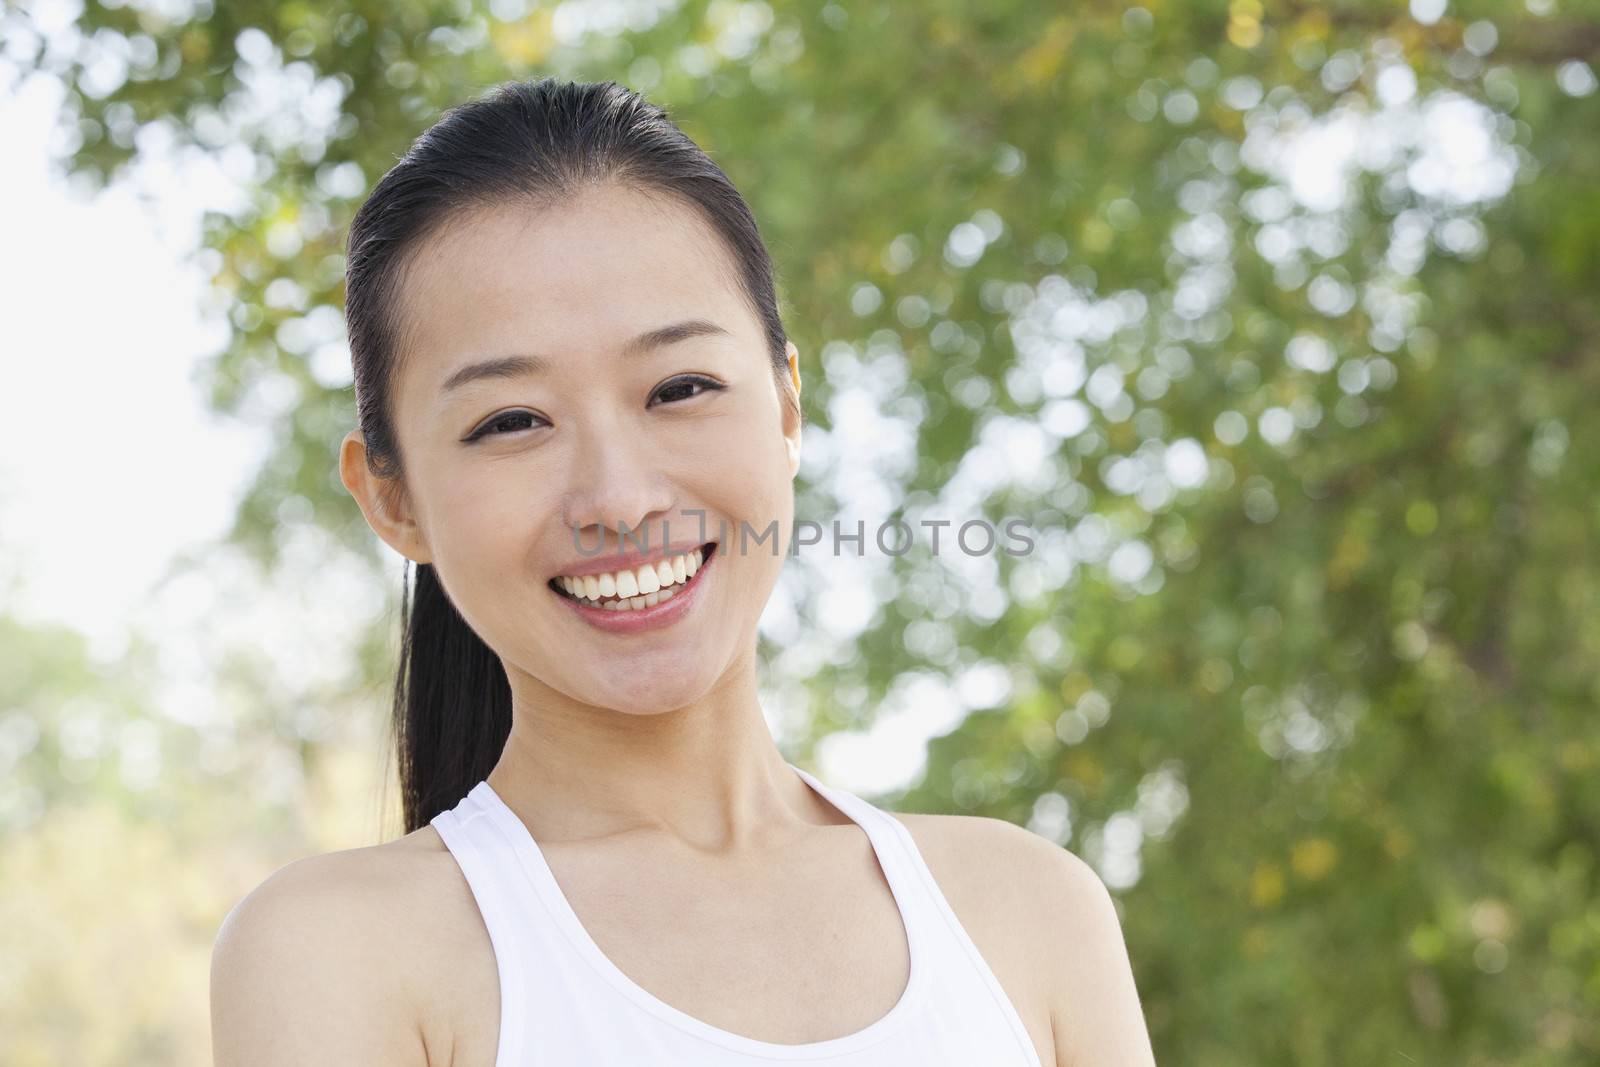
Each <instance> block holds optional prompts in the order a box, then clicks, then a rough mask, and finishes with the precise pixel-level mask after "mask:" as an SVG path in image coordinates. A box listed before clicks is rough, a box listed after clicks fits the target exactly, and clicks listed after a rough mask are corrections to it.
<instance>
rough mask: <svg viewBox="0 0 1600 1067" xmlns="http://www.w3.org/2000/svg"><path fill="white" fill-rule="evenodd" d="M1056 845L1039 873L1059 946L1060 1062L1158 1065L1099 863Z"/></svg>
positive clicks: (1054, 979)
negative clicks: (1097, 868)
mask: <svg viewBox="0 0 1600 1067" xmlns="http://www.w3.org/2000/svg"><path fill="white" fill-rule="evenodd" d="M1040 840H1041V841H1044V839H1042V838H1041V839H1040ZM1044 843H1045V844H1047V845H1050V844H1051V843H1050V842H1048V841H1045V842H1044ZM1052 847H1053V849H1054V854H1053V856H1052V857H1051V858H1050V861H1049V863H1048V866H1049V868H1050V870H1049V873H1047V874H1046V876H1045V877H1044V878H1043V879H1041V880H1040V881H1041V884H1042V885H1043V886H1044V888H1045V896H1046V900H1045V902H1044V904H1043V907H1042V912H1041V914H1042V915H1043V917H1044V919H1043V921H1044V925H1045V927H1046V936H1047V937H1048V938H1049V939H1050V942H1051V946H1052V948H1053V950H1054V951H1053V952H1052V953H1051V954H1050V956H1051V959H1052V961H1053V962H1052V966H1051V972H1052V973H1051V974H1050V975H1049V977H1048V981H1049V983H1050V984H1049V988H1050V993H1051V997H1050V1022H1051V1028H1052V1029H1053V1030H1054V1032H1055V1042H1056V1049H1055V1051H1056V1063H1057V1065H1058V1067H1155V1052H1154V1050H1153V1049H1152V1048H1151V1046H1150V1034H1149V1031H1148V1030H1147V1029H1146V1027H1145V1021H1144V1011H1143V1009H1142V1008H1141V1006H1140V1004H1139V993H1138V990H1137V988H1136V987H1135V986H1134V980H1133V966H1132V963H1131V962H1130V961H1129V959H1128V949H1127V946H1126V945H1125V944H1124V942H1123V937H1122V925H1121V922H1120V920H1119V919H1118V918H1117V910H1116V905H1115V903H1114V902H1113V901H1112V899H1111V892H1110V890H1108V889H1107V888H1106V886H1105V883H1104V882H1102V881H1101V880H1100V876H1099V875H1097V874H1096V873H1095V871H1094V868H1093V867H1090V866H1089V864H1087V863H1085V862H1084V861H1083V860H1082V859H1080V858H1079V857H1078V856H1076V855H1074V854H1073V853H1071V852H1069V851H1068V850H1066V849H1064V848H1060V847H1055V846H1053V845H1052Z"/></svg>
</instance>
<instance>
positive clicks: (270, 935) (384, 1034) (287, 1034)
mask: <svg viewBox="0 0 1600 1067" xmlns="http://www.w3.org/2000/svg"><path fill="white" fill-rule="evenodd" d="M452 863H453V861H452V860H451V858H450V856H449V853H448V852H447V851H446V850H445V849H444V847H443V843H442V842H441V841H439V839H438V834H437V831H435V830H433V829H432V828H431V827H424V828H423V829H421V830H418V831H416V832H415V833H412V834H408V835H406V836H405V837H402V838H400V839H398V840H395V841H391V842H387V843H385V844H381V845H371V846H367V847H363V848H352V849H345V850H342V851H338V852H330V853H326V854H323V855H317V856H308V857H305V858H303V859H298V860H295V861H293V862H291V863H289V864H287V865H285V866H283V867H280V868H279V869H278V870H276V871H274V872H273V873H272V874H271V875H269V876H268V877H267V878H266V879H265V880H264V881H263V882H262V883H261V884H260V885H258V886H256V887H255V888H254V889H252V890H251V891H250V892H249V893H248V894H246V895H245V896H244V898H243V899H241V900H240V901H239V902H238V903H237V904H235V905H234V907H233V909H232V910H231V911H229V912H228V914H227V916H226V918H224V919H223V921H222V925H221V927H220V928H219V930H218V932H217V937H216V941H215V944H214V945H213V948H212V956H211V1021H212V1042H213V1053H214V1058H215V1062H216V1064H217V1067H268V1065H277V1064H285V1065H286V1064H290V1063H294V1064H308V1065H316V1064H335V1063H341V1064H342V1063H357V1062H382V1063H391V1064H397V1065H406V1064H412V1065H415V1067H426V1065H427V1064H428V1063H429V1062H430V1055H429V1053H430V1042H429V1040H428V1035H427V1033H426V1030H427V1027H428V1017H427V1011H426V1000H427V998H426V997H425V996H424V995H423V993H424V984H423V981H422V979H423V976H424V975H425V973H426V971H427V969H428V968H429V967H430V966H432V965H435V964H437V963H438V962H439V955H440V952H441V951H442V945H443V944H444V941H443V939H442V938H441V931H440V928H439V924H440V923H441V922H444V921H447V920H445V919H442V918H441V913H440V910H439V909H438V907H437V905H438V903H439V902H440V900H441V899H444V898H448V896H449V895H450V893H451V891H452V885H451V881H450V878H449V875H450V873H451V872H450V870H449V866H447V865H450V864H452ZM433 1062H439V1061H438V1060H434V1061H433Z"/></svg>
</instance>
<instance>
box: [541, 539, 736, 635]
mask: <svg viewBox="0 0 1600 1067" xmlns="http://www.w3.org/2000/svg"><path fill="white" fill-rule="evenodd" d="M705 548H706V556H705V559H704V561H703V562H702V563H701V564H700V566H699V567H698V568H697V569H696V570H695V572H694V575H693V576H692V577H691V578H690V579H689V580H688V581H687V582H685V583H684V584H682V585H671V586H668V587H667V588H669V589H672V590H675V591H674V592H673V594H672V595H671V596H670V597H668V598H667V599H665V600H661V601H658V602H657V603H656V604H655V605H653V606H651V607H648V608H618V609H607V608H602V607H595V606H594V605H591V604H586V603H584V602H582V601H580V600H578V599H577V598H576V597H573V596H571V595H570V594H568V593H567V592H566V591H565V590H562V589H560V588H558V587H557V586H556V585H555V584H554V582H552V583H551V585H550V589H551V591H552V592H554V593H555V594H556V596H558V597H560V598H561V600H562V602H563V603H565V604H566V605H567V606H568V607H570V608H571V609H572V610H573V611H574V612H576V613H577V615H578V617H579V618H581V619H583V620H584V621H585V622H587V623H589V624H590V625H591V626H594V627H595V628H597V629H600V630H605V631H607V632H609V633H621V634H627V633H638V632H640V631H643V630H653V629H657V628H659V627H663V626H668V625H671V624H672V623H674V622H677V621H678V620H679V619H681V618H683V616H684V615H686V614H687V613H688V612H689V610H690V609H691V608H692V607H694V605H695V604H696V603H697V602H698V601H699V599H700V595H701V590H702V586H703V585H704V584H705V583H704V582H703V581H702V578H701V576H702V575H704V574H705V573H706V572H707V571H709V570H710V569H712V567H713V565H714V561H715V560H716V559H717V558H718V557H717V552H716V548H717V544H716V542H709V543H708V544H707V546H705Z"/></svg>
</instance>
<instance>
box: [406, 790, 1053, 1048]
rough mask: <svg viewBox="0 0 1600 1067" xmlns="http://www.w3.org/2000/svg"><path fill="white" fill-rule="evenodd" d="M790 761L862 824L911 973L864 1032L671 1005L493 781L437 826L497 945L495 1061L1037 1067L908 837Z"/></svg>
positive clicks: (1029, 1044)
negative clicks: (616, 958)
mask: <svg viewBox="0 0 1600 1067" xmlns="http://www.w3.org/2000/svg"><path fill="white" fill-rule="evenodd" d="M789 767H790V768H791V769H793V770H794V771H795V773H796V774H798V775H799V776H800V777H801V779H802V780H803V781H805V783H806V784H807V785H809V786H811V788H812V789H813V790H815V791H816V792H817V793H819V794H820V795H821V796H822V797H823V799H825V800H827V801H828V802H829V803H831V804H832V805H833V806H834V807H835V808H837V809H839V810H840V811H841V812H843V813H844V814H845V815H846V816H848V817H849V818H850V819H851V820H852V821H853V822H855V823H856V825H858V826H860V827H861V829H862V830H864V831H865V832H866V834H867V837H868V839H869V840H870V841H871V843H872V849H873V852H875V853H876V854H877V858H878V864H879V866H880V867H881V868H882V869H883V873H884V876H885V878H886V879H887V880H888V883H889V888H890V890H891V891H892V892H893V894H894V900H895V905H896V907H898V908H899V911H900V921H901V922H902V923H903V924H904V927H905V930H906V938H907V942H908V944H909V947H910V954H911V965H910V970H911V974H910V978H909V980H908V981H907V984H906V987H905V989H904V991H903V992H902V993H901V995H900V999H899V1001H897V1002H896V1003H895V1005H894V1006H893V1007H892V1008H890V1009H889V1011H888V1013H887V1014H885V1015H883V1016H880V1017H879V1018H878V1019H877V1020H876V1021H875V1022H872V1023H869V1024H868V1025H867V1026H866V1027H864V1028H862V1029H860V1030H857V1031H855V1032H854V1033H850V1034H845V1035H843V1036H840V1037H834V1038H828V1039H827V1040H823V1041H812V1042H808V1043H805V1044H798V1045H794V1044H784V1043H778V1042H771V1041H760V1040H757V1039H755V1038H752V1037H746V1036H744V1035H741V1034H735V1033H733V1032H731V1031H728V1030H722V1029H719V1028H718V1027H715V1026H712V1025H711V1024H709V1023H706V1022H703V1021H702V1020H700V1019H697V1018H695V1017H694V1016H692V1015H689V1014H688V1013H686V1012H683V1011H680V1010H678V1009H677V1008H674V1007H672V1006H671V1005H670V1004H667V1003H666V1002H665V1001H663V1000H661V999H659V998H657V997H656V996H654V995H653V994H651V993H650V992H648V991H647V990H646V989H645V988H644V987H643V986H640V985H638V984H636V983H635V982H634V981H633V980H632V979H630V978H629V977H628V976H627V975H625V974H623V973H622V971H621V970H620V969H619V968H618V967H617V966H616V965H615V964H613V963H612V962H611V960H610V958H609V957H607V956H606V955H605V954H604V953H603V952H601V950H600V946H599V945H598V944H596V943H595V941H594V940H593V939H591V938H590V937H589V934H588V932H587V931H586V930H585V929H584V927H583V924H582V923H581V922H579V921H578V916H577V913H576V912H575V911H573V909H572V906H571V905H570V904H569V903H568V901H567V898H566V895H565V894H564V893H563V892H562V890H561V887H560V885H559V884H558V883H557V882H556V879H555V876H554V875H553V874H552V873H551V870H550V868H549V866H548V865H547V864H546V862H545V859H544V856H543V854H542V853H541V852H540V851H539V845H538V843H537V842H536V841H535V840H534V838H533V835H532V834H531V833H529V832H528V828H527V826H526V824H524V823H523V822H522V820H521V819H520V818H518V817H517V815H516V814H515V813H514V812H512V810H511V809H510V808H509V807H507V806H506V804H505V802H504V801H503V800H501V798H500V797H499V795H498V794H496V793H495V791H494V789H493V788H491V787H490V785H489V783H488V781H487V780H485V781H482V782H479V783H478V784H477V785H476V786H474V787H473V788H472V790H471V791H470V792H469V793H468V794H467V795H466V796H465V797H463V798H462V800H461V802H460V803H458V804H457V805H456V806H455V807H454V808H452V809H450V810H449V811H443V812H440V813H439V814H438V815H436V816H434V818H433V819H432V820H431V825H432V826H433V827H434V829H436V830H437V831H438V832H439V836H440V837H441V838H443V840H444V843H445V846H446V847H447V848H449V850H450V852H451V854H452V855H453V856H454V857H455V860H456V863H457V865H458V866H459V867H460V868H461V873H462V874H463V875H464V876H465V877H466V880H467V885H468V886H469V887H470V888H471V890H472V895H473V898H474V899H475V900H476V902H477V905H478V910H479V912H480V913H481V914H482V916H483V920H484V925H485V926H486V927H488V931H489V940H490V943H491V944H492V945H493V947H494V955H495V966H496V969H497V970H498V972H499V979H500V1035H499V1042H498V1045H497V1051H496V1055H495V1061H494V1063H495V1067H601V1065H611V1064H629V1065H643V1064H650V1065H673V1067H689V1065H693V1067H731V1065H733V1064H745V1065H748V1064H763V1063H765V1064H770V1063H774V1062H779V1061H781V1062H784V1063H788V1064H806V1063H811V1064H826V1065H827V1067H867V1065H868V1064H870V1065H872V1067H942V1065H950V1067H954V1065H957V1064H959V1065H961V1067H975V1065H980V1064H981V1065H982V1067H1040V1063H1039V1056H1038V1052H1037V1051H1036V1050H1035V1048H1034V1045H1033V1041H1032V1039H1031V1038H1030V1037H1029V1035H1028V1032H1027V1030H1026V1028H1025V1027H1024V1026H1023V1023H1022V1019H1021V1017H1020V1016H1019V1015H1018V1014H1017V1010H1016V1007H1015V1006H1014V1005H1013V1004H1012V1002H1011V1001H1010V999H1009V998H1008V997H1007V996H1006V994H1005V991H1004V990H1003V989H1002V988H1001V986H1000V983H999V981H997V980H996V978H995V976H994V973H993V972H992V971H991V970H990V968H989V966H988V964H987V963H986V962H985V961H984V959H983V957H982V956H981V955H979V953H978V948H977V946H976V945H975V944H974V943H973V941H972V939H971V937H969V936H968V934H967V932H966V930H965V929H964V928H963V927H962V925H961V923H960V921H959V920H958V919H957V918H956V914H955V912H954V911H952V910H951V908H950V904H949V902H948V901H947V900H946V899H945V897H944V894H943V893H942V892H940V890H939V886H938V884H937V883H936V882H935V881H934V879H933V874H932V873H931V872H930V871H929V869H928V866H927V864H926V863H925V862H924V861H923V859H922V854H921V853H920V852H919V851H918V850H917V846H916V842H915V840H914V839H913V838H912V836H911V832H910V831H909V830H907V829H906V828H905V826H904V824H902V823H901V822H900V821H899V820H898V819H896V818H894V817H893V816H892V815H890V814H888V813H887V812H885V811H882V810H880V809H879V808H877V807H874V806H873V805H872V804H869V803H867V802H866V801H865V800H862V799H861V798H860V797H858V796H856V795H855V794H853V793H850V792H848V791H846V790H843V789H839V788H835V787H832V786H827V785H824V784H822V782H820V781H818V780H817V779H816V778H815V777H813V776H812V775H811V774H809V773H808V772H806V771H804V770H801V769H800V768H799V767H796V766H794V764H792V763H791V764H789Z"/></svg>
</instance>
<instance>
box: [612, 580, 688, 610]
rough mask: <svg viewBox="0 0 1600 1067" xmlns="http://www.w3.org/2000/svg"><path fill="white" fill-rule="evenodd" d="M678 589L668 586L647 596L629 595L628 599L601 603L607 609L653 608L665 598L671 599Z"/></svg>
mask: <svg viewBox="0 0 1600 1067" xmlns="http://www.w3.org/2000/svg"><path fill="white" fill-rule="evenodd" d="M677 591H678V590H677V589H676V588H675V587H672V586H668V587H667V588H666V589H663V590H661V591H660V592H657V593H650V594H648V595H646V596H636V597H629V598H628V599H627V600H607V601H605V602H604V603H603V604H601V605H600V607H601V609H602V610H605V611H637V610H639V609H640V608H653V607H655V606H656V605H657V604H659V603H661V602H662V601H663V600H668V599H670V598H671V597H672V596H673V594H675V593H676V592H677Z"/></svg>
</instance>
